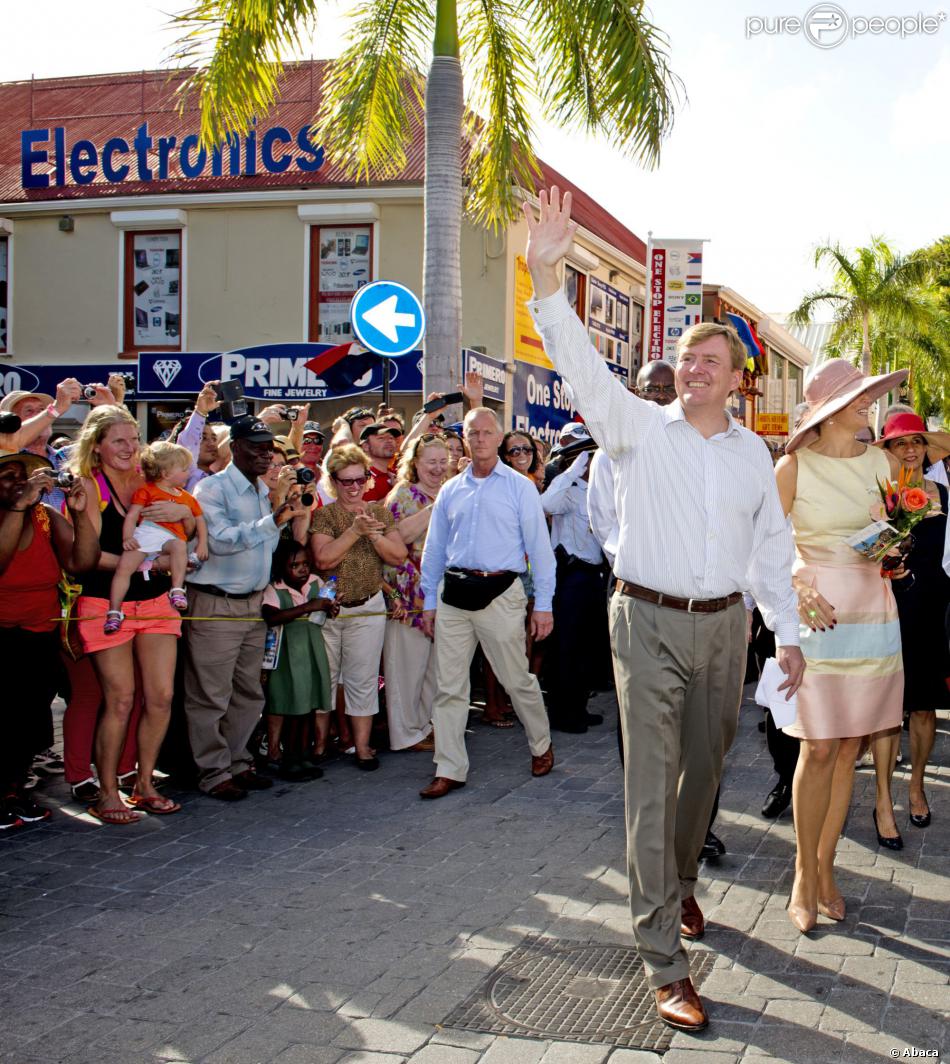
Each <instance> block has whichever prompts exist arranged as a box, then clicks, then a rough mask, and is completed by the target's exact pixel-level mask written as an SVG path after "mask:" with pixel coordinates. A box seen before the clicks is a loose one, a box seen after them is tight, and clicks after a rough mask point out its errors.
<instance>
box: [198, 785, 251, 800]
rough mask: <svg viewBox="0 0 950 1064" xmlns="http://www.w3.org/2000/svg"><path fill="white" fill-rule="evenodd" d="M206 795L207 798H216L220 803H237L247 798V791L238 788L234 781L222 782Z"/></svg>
mask: <svg viewBox="0 0 950 1064" xmlns="http://www.w3.org/2000/svg"><path fill="white" fill-rule="evenodd" d="M206 793H207V795H208V797H209V798H217V799H218V800H219V801H221V802H239V801H240V800H241V799H242V798H246V797H247V791H246V790H244V788H243V787H239V786H238V785H237V784H236V783H235V782H234V780H222V781H221V782H220V783H216V784H215V785H214V786H213V787H212V788H211V790H210V791H207V792H206Z"/></svg>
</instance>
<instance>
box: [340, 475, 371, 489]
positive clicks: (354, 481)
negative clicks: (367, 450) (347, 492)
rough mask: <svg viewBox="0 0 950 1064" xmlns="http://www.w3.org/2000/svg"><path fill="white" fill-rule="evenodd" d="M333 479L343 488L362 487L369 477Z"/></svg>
mask: <svg viewBox="0 0 950 1064" xmlns="http://www.w3.org/2000/svg"><path fill="white" fill-rule="evenodd" d="M333 479H334V480H335V481H336V482H337V484H339V485H340V487H343V488H361V487H362V486H363V485H364V484H365V483H366V481H367V480H369V477H367V476H362V477H334V478H333Z"/></svg>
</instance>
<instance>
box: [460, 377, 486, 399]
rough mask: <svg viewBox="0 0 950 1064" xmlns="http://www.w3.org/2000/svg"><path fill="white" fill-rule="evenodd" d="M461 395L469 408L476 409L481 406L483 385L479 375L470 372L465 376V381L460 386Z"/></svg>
mask: <svg viewBox="0 0 950 1064" xmlns="http://www.w3.org/2000/svg"><path fill="white" fill-rule="evenodd" d="M462 395H464V396H465V398H466V399H467V400H468V403H469V406H471V407H476V406H481V405H482V400H483V399H484V396H485V385H484V382H483V381H482V375H481V374H480V373H477V372H476V371H475V370H472V371H471V372H469V373H466V374H465V380H464V382H463V384H462Z"/></svg>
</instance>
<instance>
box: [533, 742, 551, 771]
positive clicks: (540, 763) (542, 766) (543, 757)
mask: <svg viewBox="0 0 950 1064" xmlns="http://www.w3.org/2000/svg"><path fill="white" fill-rule="evenodd" d="M552 768H554V743H551V745H550V746H549V747H548V748H547V750H545V752H544V753H543V754H539V755H538V756H537V757H532V758H531V775H532V776H546V775H547V774H548V773H549V772H550V771H551V769H552Z"/></svg>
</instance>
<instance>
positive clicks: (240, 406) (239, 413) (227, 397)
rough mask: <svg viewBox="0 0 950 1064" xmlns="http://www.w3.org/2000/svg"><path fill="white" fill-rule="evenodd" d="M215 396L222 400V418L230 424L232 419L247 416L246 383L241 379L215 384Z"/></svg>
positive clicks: (219, 411)
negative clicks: (242, 382)
mask: <svg viewBox="0 0 950 1064" xmlns="http://www.w3.org/2000/svg"><path fill="white" fill-rule="evenodd" d="M214 394H215V397H216V398H217V399H218V401H219V402H220V404H221V405H220V406H219V407H218V413H219V414H220V415H221V420H222V421H224V422H225V423H226V424H228V425H230V424H231V422H232V421H237V419H238V418H241V417H246V416H247V400H246V399H245V398H244V385H243V384H241V382H240V381H221V383H220V384H215V385H214Z"/></svg>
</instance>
